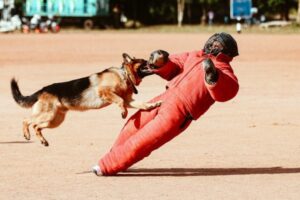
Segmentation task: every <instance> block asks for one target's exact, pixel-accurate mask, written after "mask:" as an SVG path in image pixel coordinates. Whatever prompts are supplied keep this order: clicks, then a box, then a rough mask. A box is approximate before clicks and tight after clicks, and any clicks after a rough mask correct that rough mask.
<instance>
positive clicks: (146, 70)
mask: <svg viewBox="0 0 300 200" xmlns="http://www.w3.org/2000/svg"><path fill="white" fill-rule="evenodd" d="M154 69H155V68H153V66H151V65H150V64H148V62H143V63H142V64H141V65H140V67H139V69H138V71H137V73H138V76H139V77H140V78H144V77H145V76H149V75H152V74H154V71H153V70H154Z"/></svg>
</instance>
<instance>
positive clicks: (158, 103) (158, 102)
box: [155, 101, 163, 107]
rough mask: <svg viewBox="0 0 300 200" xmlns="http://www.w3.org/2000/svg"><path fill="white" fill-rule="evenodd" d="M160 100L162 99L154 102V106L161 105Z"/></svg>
mask: <svg viewBox="0 0 300 200" xmlns="http://www.w3.org/2000/svg"><path fill="white" fill-rule="evenodd" d="M162 102H163V101H157V102H155V107H158V106H161V104H162Z"/></svg>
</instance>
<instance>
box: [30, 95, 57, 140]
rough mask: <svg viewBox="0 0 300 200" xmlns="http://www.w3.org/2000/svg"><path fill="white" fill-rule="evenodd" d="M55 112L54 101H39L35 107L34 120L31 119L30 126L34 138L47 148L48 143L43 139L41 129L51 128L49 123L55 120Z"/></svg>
mask: <svg viewBox="0 0 300 200" xmlns="http://www.w3.org/2000/svg"><path fill="white" fill-rule="evenodd" d="M57 110H58V108H57V105H56V102H55V101H48V102H47V101H40V102H39V104H37V105H36V110H35V111H36V112H35V115H34V118H33V117H32V118H33V119H32V125H33V128H34V130H35V133H36V136H37V137H38V138H39V139H40V141H41V143H42V144H43V145H45V146H49V143H48V141H47V140H46V139H45V138H44V136H43V134H42V129H44V128H51V122H52V121H53V120H55V118H56V115H57Z"/></svg>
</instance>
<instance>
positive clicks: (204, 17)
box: [200, 4, 207, 25]
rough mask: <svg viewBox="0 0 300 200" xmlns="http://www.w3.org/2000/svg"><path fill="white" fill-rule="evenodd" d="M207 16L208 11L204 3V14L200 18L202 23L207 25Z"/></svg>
mask: <svg viewBox="0 0 300 200" xmlns="http://www.w3.org/2000/svg"><path fill="white" fill-rule="evenodd" d="M206 17H207V11H206V8H205V5H204V4H202V16H201V19H200V23H201V25H205V24H206V21H207V20H206Z"/></svg>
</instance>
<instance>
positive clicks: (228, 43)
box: [203, 32, 239, 58]
mask: <svg viewBox="0 0 300 200" xmlns="http://www.w3.org/2000/svg"><path fill="white" fill-rule="evenodd" d="M203 50H204V52H205V53H206V54H211V55H214V56H217V55H218V54H219V53H223V54H226V55H227V56H229V57H232V58H233V57H235V56H238V55H239V51H238V46H237V43H236V41H235V39H234V38H233V37H232V36H231V35H230V34H228V33H224V32H221V33H215V34H213V35H212V36H211V37H210V38H209V39H208V40H207V41H206V43H205V45H204V48H203Z"/></svg>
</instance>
